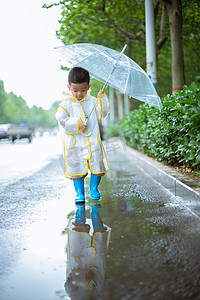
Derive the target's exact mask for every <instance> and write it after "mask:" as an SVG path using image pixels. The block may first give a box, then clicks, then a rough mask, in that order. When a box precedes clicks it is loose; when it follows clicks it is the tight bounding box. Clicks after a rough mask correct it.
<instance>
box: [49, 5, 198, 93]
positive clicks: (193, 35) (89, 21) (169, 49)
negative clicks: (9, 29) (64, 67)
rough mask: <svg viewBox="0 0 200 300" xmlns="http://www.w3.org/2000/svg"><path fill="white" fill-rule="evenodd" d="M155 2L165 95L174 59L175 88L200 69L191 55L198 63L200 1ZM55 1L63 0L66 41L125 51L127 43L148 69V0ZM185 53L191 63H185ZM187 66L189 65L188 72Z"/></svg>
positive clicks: (61, 35)
mask: <svg viewBox="0 0 200 300" xmlns="http://www.w3.org/2000/svg"><path fill="white" fill-rule="evenodd" d="M153 1H154V15H155V28H156V50H157V59H158V64H157V65H158V70H159V73H158V91H159V92H160V93H161V94H163V93H169V92H170V91H171V78H170V67H169V65H170V63H171V65H172V69H171V74H172V75H171V76H172V88H179V87H182V86H183V85H184V83H185V77H186V79H187V78H188V79H189V82H188V83H191V81H193V80H194V78H195V77H196V76H197V75H198V72H200V70H199V67H198V64H196V63H195V65H194V68H191V67H190V64H189V62H190V61H191V60H193V61H194V62H195V61H196V60H198V59H199V53H198V52H199V49H200V47H198V45H199V44H200V42H199V41H200V38H199V37H200V19H199V11H200V3H199V0H191V1H188V0H182V1H181V0H153ZM56 5H62V19H61V20H60V23H61V27H60V30H59V31H58V32H57V35H58V37H59V38H60V39H61V40H62V41H63V43H64V44H69V43H79V42H91V43H99V44H102V45H104V46H108V47H111V48H114V49H116V50H121V48H122V46H123V44H124V43H127V44H128V53H127V54H128V55H129V56H130V57H132V58H133V59H134V60H135V61H136V62H137V63H138V64H139V65H140V66H141V67H143V68H145V38H144V36H145V23H144V20H145V17H144V1H142V0H135V1H131V0H124V1H122V0H118V1H117V0H107V1H105V0H94V1H92V0H71V1H62V0H60V1H59V2H58V3H57V4H56ZM51 6H53V5H50V6H48V5H45V7H51ZM182 6H183V8H184V9H183V10H182ZM167 15H168V17H169V18H167V17H166V16H167ZM194 24H195V25H194ZM170 37H171V38H170ZM169 38H170V39H169ZM170 40H171V46H170V43H169V41H170ZM182 40H184V44H183V43H182ZM191 42H192V43H191ZM191 51H193V52H192V54H193V55H192V57H191ZM183 53H184V60H185V62H187V63H188V65H187V66H185V67H184V61H183ZM184 68H185V69H186V68H187V74H186V76H184Z"/></svg>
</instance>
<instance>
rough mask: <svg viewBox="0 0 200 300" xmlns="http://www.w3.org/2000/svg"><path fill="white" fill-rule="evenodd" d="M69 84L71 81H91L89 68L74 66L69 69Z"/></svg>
mask: <svg viewBox="0 0 200 300" xmlns="http://www.w3.org/2000/svg"><path fill="white" fill-rule="evenodd" d="M68 81H69V85H70V84H71V83H83V82H88V84H89V83H90V74H89V72H88V71H87V70H85V69H83V68H81V67H74V68H72V69H71V70H70V71H69V75H68Z"/></svg>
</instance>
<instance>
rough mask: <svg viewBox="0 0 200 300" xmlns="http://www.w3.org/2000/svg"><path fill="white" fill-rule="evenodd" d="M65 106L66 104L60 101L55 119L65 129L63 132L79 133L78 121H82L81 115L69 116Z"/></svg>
mask: <svg viewBox="0 0 200 300" xmlns="http://www.w3.org/2000/svg"><path fill="white" fill-rule="evenodd" d="M67 108H68V107H67V105H66V104H65V103H63V102H62V103H61V104H60V105H59V106H58V108H57V111H56V119H57V120H58V122H59V123H60V125H61V126H62V127H63V128H64V129H65V134H75V133H80V130H79V122H82V119H81V117H73V116H72V117H71V116H70V113H69V109H68V110H67Z"/></svg>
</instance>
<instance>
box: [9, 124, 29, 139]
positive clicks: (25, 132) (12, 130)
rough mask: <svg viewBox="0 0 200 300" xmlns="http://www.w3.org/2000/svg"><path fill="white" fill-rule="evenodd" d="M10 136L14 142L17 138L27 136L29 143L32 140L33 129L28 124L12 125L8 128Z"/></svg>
mask: <svg viewBox="0 0 200 300" xmlns="http://www.w3.org/2000/svg"><path fill="white" fill-rule="evenodd" d="M7 134H8V137H9V139H10V140H12V142H13V143H14V141H15V140H17V139H25V138H27V139H28V141H29V143H31V142H32V136H33V129H32V128H30V127H29V126H28V125H27V124H26V125H25V124H21V125H11V126H10V127H9V129H8V133H7Z"/></svg>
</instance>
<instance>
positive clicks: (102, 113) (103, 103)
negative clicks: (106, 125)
mask: <svg viewBox="0 0 200 300" xmlns="http://www.w3.org/2000/svg"><path fill="white" fill-rule="evenodd" d="M98 99H99V102H98V103H97V105H96V114H97V119H98V120H101V119H102V118H105V117H106V116H107V115H108V110H109V103H108V97H107V96H106V94H105V93H104V94H103V96H102V97H98Z"/></svg>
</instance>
